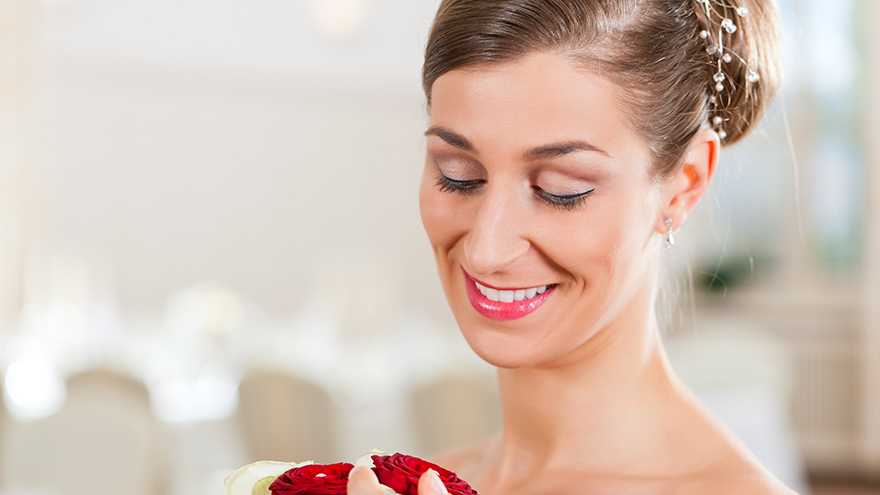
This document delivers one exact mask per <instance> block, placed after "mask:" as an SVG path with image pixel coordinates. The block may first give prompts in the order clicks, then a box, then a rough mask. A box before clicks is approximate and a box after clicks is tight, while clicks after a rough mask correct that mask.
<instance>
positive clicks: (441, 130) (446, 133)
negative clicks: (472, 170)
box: [425, 126, 477, 151]
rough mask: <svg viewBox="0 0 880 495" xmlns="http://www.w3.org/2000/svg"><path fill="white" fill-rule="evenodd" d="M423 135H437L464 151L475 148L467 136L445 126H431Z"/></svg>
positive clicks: (474, 149)
mask: <svg viewBox="0 0 880 495" xmlns="http://www.w3.org/2000/svg"><path fill="white" fill-rule="evenodd" d="M425 136H437V137H439V138H440V139H442V140H444V141H446V142H447V143H448V144H450V145H452V146H455V147H456V148H458V149H462V150H464V151H476V150H477V148H476V147H474V145H473V144H472V143H471V142H470V141H469V140H468V138H466V137H464V136H462V135H461V134H458V133H457V132H453V131H450V130H449V129H446V128H445V127H436V126H434V127H431V128H430V129H428V130H427V131H425Z"/></svg>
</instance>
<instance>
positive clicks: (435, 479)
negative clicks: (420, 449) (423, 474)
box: [428, 469, 449, 495]
mask: <svg viewBox="0 0 880 495" xmlns="http://www.w3.org/2000/svg"><path fill="white" fill-rule="evenodd" d="M428 483H429V484H430V485H431V489H432V490H434V493H439V494H441V495H443V494H448V493H449V492H448V491H446V487H445V486H443V482H442V481H440V475H439V474H437V471H434V470H433V469H429V470H428Z"/></svg>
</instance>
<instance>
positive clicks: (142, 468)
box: [0, 370, 164, 495]
mask: <svg viewBox="0 0 880 495" xmlns="http://www.w3.org/2000/svg"><path fill="white" fill-rule="evenodd" d="M160 438H161V435H160V431H159V427H158V424H157V422H156V420H155V418H154V417H153V415H152V412H151V410H150V404H149V396H148V393H147V390H146V388H145V387H144V386H143V384H141V383H140V382H138V381H136V380H134V379H132V378H129V377H126V376H124V375H121V374H118V373H115V372H112V371H104V370H94V371H89V372H86V373H83V374H81V375H78V376H75V377H73V378H72V379H71V380H70V381H69V384H68V396H67V403H66V404H65V405H64V407H63V408H62V409H61V410H60V411H59V412H58V413H56V414H55V415H53V416H50V417H48V418H44V419H40V420H37V421H33V422H28V423H14V422H13V423H10V428H9V429H8V435H7V436H6V438H5V439H4V442H3V443H4V445H3V453H2V458H0V461H2V466H0V467H2V469H0V477H2V480H3V484H4V487H5V489H6V490H9V491H11V492H13V493H15V492H17V491H22V492H25V493H27V492H31V491H34V490H41V491H45V492H46V493H59V494H63V495H104V494H106V495H158V494H160V493H162V490H163V488H164V486H163V485H164V483H163V481H164V477H163V474H164V469H163V468H164V464H163V458H162V455H161V454H162V451H161V442H160Z"/></svg>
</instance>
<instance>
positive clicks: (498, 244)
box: [464, 189, 531, 275]
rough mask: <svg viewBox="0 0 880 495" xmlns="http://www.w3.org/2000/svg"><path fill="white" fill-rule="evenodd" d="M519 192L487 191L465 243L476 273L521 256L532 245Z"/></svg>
mask: <svg viewBox="0 0 880 495" xmlns="http://www.w3.org/2000/svg"><path fill="white" fill-rule="evenodd" d="M515 196H516V195H515V194H510V193H509V192H507V193H505V192H504V191H501V190H498V189H496V190H494V191H493V190H489V191H486V194H485V196H484V197H483V201H482V203H481V204H480V207H479V209H478V210H477V216H476V218H475V219H474V223H473V225H472V226H471V230H470V232H469V233H468V237H467V239H466V240H465V244H464V254H465V257H466V259H467V262H468V264H469V265H470V268H471V269H472V270H473V271H474V272H475V275H489V274H492V273H495V272H497V271H499V270H502V269H504V268H505V267H507V266H510V265H511V264H512V263H514V262H515V261H516V260H518V259H520V258H522V257H523V256H524V255H525V254H526V253H527V252H528V251H529V248H530V247H531V243H530V242H529V241H528V240H527V238H526V237H524V235H523V233H524V228H525V225H524V223H523V222H522V218H523V217H522V216H521V215H520V213H521V212H520V208H518V207H517V204H516V197H515Z"/></svg>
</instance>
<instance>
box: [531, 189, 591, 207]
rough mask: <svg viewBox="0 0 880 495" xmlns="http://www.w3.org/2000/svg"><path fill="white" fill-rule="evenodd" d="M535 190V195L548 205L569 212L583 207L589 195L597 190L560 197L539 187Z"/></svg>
mask: <svg viewBox="0 0 880 495" xmlns="http://www.w3.org/2000/svg"><path fill="white" fill-rule="evenodd" d="M533 189H534V190H535V194H536V195H537V196H538V197H539V198H540V199H541V200H542V201H544V202H545V203H547V204H548V205H550V206H552V207H554V208H559V209H563V210H568V211H571V210H574V209H576V208H578V207H579V206H581V205H582V204H583V203H584V201H586V199H587V195H589V194H590V193H591V192H593V191H595V190H596V188H593V189H590V190H588V191H584V192H580V193H576V194H565V195H559V194H551V193H548V192H547V191H545V190H543V189H541V188H540V187H537V186H534V187H533Z"/></svg>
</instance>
